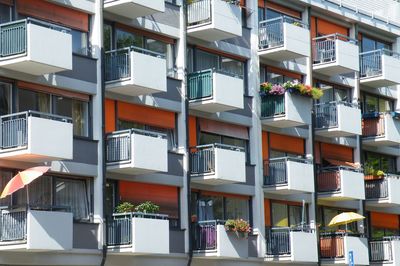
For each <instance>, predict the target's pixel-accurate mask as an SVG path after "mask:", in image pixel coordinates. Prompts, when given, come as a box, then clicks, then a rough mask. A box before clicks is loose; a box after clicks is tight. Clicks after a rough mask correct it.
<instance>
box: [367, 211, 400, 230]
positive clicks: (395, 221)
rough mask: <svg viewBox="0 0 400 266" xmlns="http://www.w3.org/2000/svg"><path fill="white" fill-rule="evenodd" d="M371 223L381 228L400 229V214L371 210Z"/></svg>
mask: <svg viewBox="0 0 400 266" xmlns="http://www.w3.org/2000/svg"><path fill="white" fill-rule="evenodd" d="M371 225H372V226H376V227H380V228H388V229H399V225H400V224H399V216H398V215H396V214H390V213H382V212H371Z"/></svg>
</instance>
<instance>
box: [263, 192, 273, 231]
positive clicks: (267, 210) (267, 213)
mask: <svg viewBox="0 0 400 266" xmlns="http://www.w3.org/2000/svg"><path fill="white" fill-rule="evenodd" d="M264 223H265V226H271V224H272V221H271V201H270V200H269V199H264Z"/></svg>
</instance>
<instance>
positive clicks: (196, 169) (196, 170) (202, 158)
mask: <svg viewBox="0 0 400 266" xmlns="http://www.w3.org/2000/svg"><path fill="white" fill-rule="evenodd" d="M216 148H219V149H225V150H231V151H241V152H243V151H244V149H243V148H242V147H236V146H230V145H225V144H219V143H215V144H208V145H200V146H196V147H193V148H191V151H190V166H191V167H190V174H191V175H201V174H212V173H214V172H215V149H216Z"/></svg>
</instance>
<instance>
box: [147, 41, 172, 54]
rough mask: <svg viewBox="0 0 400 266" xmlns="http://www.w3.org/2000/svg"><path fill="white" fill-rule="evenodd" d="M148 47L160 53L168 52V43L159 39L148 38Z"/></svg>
mask: <svg viewBox="0 0 400 266" xmlns="http://www.w3.org/2000/svg"><path fill="white" fill-rule="evenodd" d="M146 49H148V50H150V51H153V52H157V53H160V54H165V53H166V52H167V45H166V44H165V43H163V42H160V41H157V40H153V39H146Z"/></svg>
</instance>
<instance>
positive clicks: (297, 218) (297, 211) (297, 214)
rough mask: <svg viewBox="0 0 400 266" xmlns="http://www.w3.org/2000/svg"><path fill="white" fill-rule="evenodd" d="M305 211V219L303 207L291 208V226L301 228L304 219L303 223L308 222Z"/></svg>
mask: <svg viewBox="0 0 400 266" xmlns="http://www.w3.org/2000/svg"><path fill="white" fill-rule="evenodd" d="M305 214H306V213H305V211H304V217H302V215H303V207H301V206H289V222H290V226H300V225H301V223H302V218H303V219H304V220H303V222H306V217H305Z"/></svg>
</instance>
